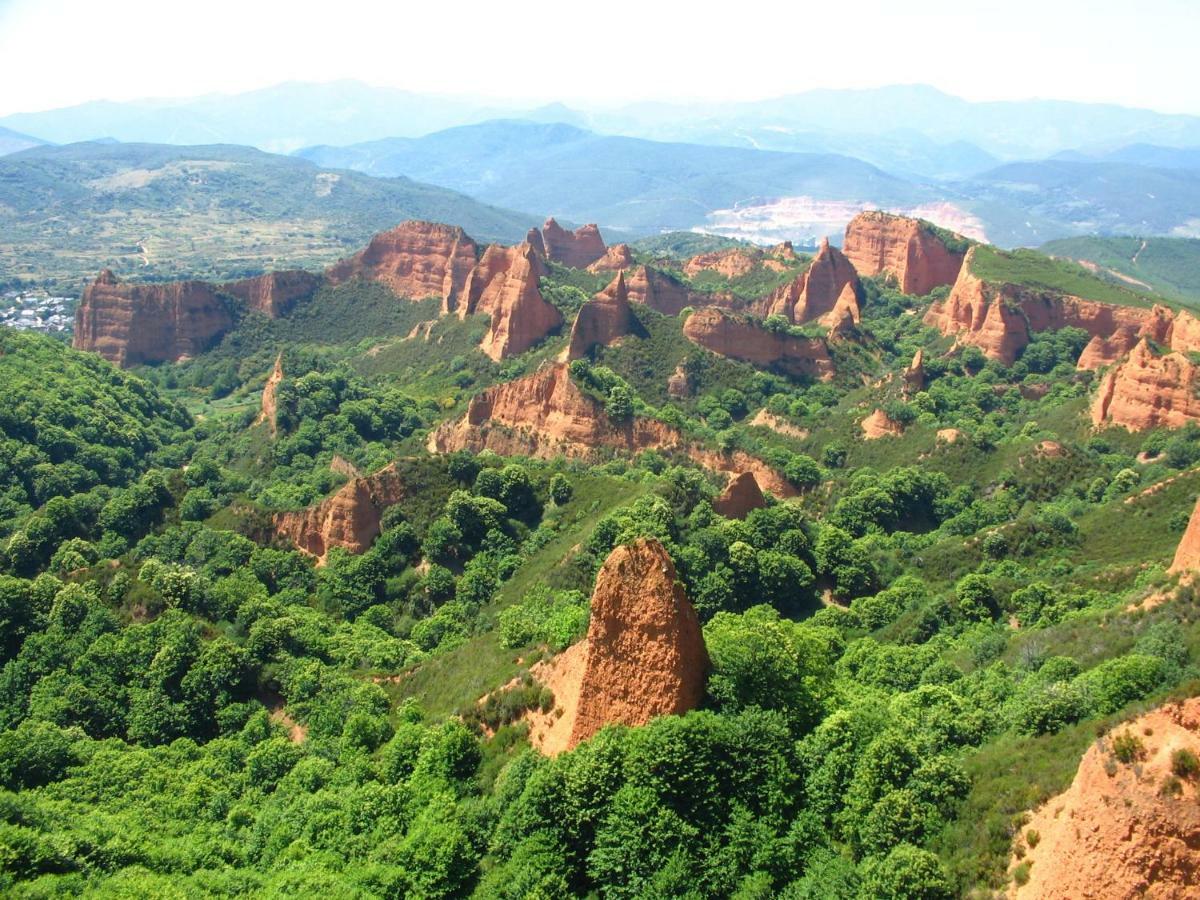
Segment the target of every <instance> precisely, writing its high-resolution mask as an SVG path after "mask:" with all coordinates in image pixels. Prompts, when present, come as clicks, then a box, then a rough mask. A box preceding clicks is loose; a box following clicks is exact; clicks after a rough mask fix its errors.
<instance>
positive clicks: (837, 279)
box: [752, 239, 859, 325]
mask: <svg viewBox="0 0 1200 900" xmlns="http://www.w3.org/2000/svg"><path fill="white" fill-rule="evenodd" d="M847 285H849V286H850V288H851V290H852V291H853V293H854V294H855V295H856V296H857V294H858V292H859V284H858V273H857V272H855V271H854V266H852V265H851V264H850V260H848V259H846V257H845V256H844V255H843V254H842V252H841V251H840V250H838V249H837V248H836V247H834V246H833V245H831V244H830V243H829V240H828V239H826V240H824V241H822V242H821V249H820V250H819V251H818V252H817V255H816V257H815V258H814V259H813V261H812V265H811V266H809V267H808V269H807V270H806V271H804V272H802V273H801V274H800V275H798V276H797V277H796V278H795V279H793V280H792V281H790V282H788V283H787V284H785V285H783V286H782V287H780V288H778V289H777V290H775V291H774V292H772V293H771V294H768V295H767V296H766V297H764V298H763V299H762V300H760V301H757V302H756V303H755V304H754V305H753V307H752V310H753V311H754V312H755V313H758V314H759V315H761V316H763V317H764V318H765V317H767V316H776V315H779V316H783V317H784V318H786V319H787V320H788V321H789V322H791V323H792V324H794V325H803V324H804V323H805V322H811V321H813V320H814V319H820V318H822V317H823V316H826V315H828V314H829V313H831V312H833V310H834V308H835V306H837V303H838V299H839V298H840V297H841V296H842V292H843V291H844V290H845V289H846V287H847ZM856 305H857V303H856Z"/></svg>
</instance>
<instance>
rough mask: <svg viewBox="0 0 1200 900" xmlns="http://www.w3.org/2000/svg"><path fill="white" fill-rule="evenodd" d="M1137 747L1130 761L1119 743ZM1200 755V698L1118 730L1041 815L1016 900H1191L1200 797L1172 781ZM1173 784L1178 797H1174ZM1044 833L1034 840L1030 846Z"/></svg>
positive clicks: (1198, 856) (1024, 835)
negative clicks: (1175, 760) (1182, 762)
mask: <svg viewBox="0 0 1200 900" xmlns="http://www.w3.org/2000/svg"><path fill="white" fill-rule="evenodd" d="M1124 736H1128V737H1129V738H1132V739H1134V740H1136V741H1137V742H1138V744H1139V745H1140V749H1139V750H1138V751H1137V752H1136V756H1137V758H1135V759H1133V760H1130V761H1128V762H1122V761H1121V760H1120V759H1118V758H1117V756H1116V755H1115V753H1114V749H1113V746H1114V740H1115V739H1116V738H1118V737H1124ZM1179 750H1189V751H1191V752H1192V753H1195V754H1198V755H1200V698H1192V699H1190V700H1186V701H1183V702H1178V703H1172V704H1168V705H1166V706H1163V707H1160V708H1158V709H1156V710H1154V711H1152V712H1150V713H1147V714H1146V715H1144V716H1141V717H1140V718H1137V719H1134V720H1133V721H1131V722H1128V723H1126V724H1123V725H1118V726H1117V727H1116V728H1114V729H1113V730H1112V731H1110V732H1108V734H1106V735H1105V736H1104V737H1103V738H1101V739H1099V740H1097V741H1096V742H1095V743H1093V744H1092V746H1091V747H1090V748H1089V749H1088V750H1087V752H1086V753H1085V754H1084V755H1083V759H1082V760H1081V761H1080V763H1079V769H1078V771H1077V772H1076V774H1075V780H1074V781H1072V782H1071V786H1070V787H1069V788H1067V790H1066V791H1065V792H1063V793H1062V794H1059V795H1058V796H1057V797H1053V798H1052V799H1050V800H1049V801H1047V802H1046V803H1045V804H1044V805H1043V806H1042V807H1041V808H1040V809H1038V810H1037V811H1036V812H1034V813H1033V815H1032V817H1031V818H1030V820H1029V821H1028V822H1027V823H1026V824H1025V825H1024V826H1023V827H1022V829H1021V832H1020V834H1019V835H1018V838H1017V847H1018V848H1019V853H1018V856H1019V857H1020V859H1019V860H1014V866H1015V865H1017V864H1024V865H1025V866H1026V867H1027V871H1028V876H1029V877H1028V882H1027V883H1026V884H1024V885H1023V886H1015V885H1014V886H1013V887H1012V888H1011V889H1010V891H1009V897H1012V898H1017V900H1051V898H1053V900H1118V898H1119V900H1125V898H1128V900H1133V898H1137V897H1153V898H1159V900H1183V898H1193V897H1195V896H1196V885H1197V884H1200V802H1198V800H1200V798H1198V796H1197V788H1196V783H1195V782H1194V781H1193V780H1190V779H1178V778H1176V779H1174V781H1173V782H1171V781H1170V779H1171V778H1173V775H1172V755H1173V754H1174V753H1175V752H1176V751H1179ZM1168 783H1172V784H1174V785H1175V786H1176V790H1173V791H1167V790H1165V789H1164V785H1166V784H1168ZM1035 834H1036V838H1033V839H1031V836H1032V835H1035Z"/></svg>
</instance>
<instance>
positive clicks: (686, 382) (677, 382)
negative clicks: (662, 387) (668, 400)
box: [667, 363, 694, 399]
mask: <svg viewBox="0 0 1200 900" xmlns="http://www.w3.org/2000/svg"><path fill="white" fill-rule="evenodd" d="M693 393H694V389H693V388H692V379H691V376H689V375H688V373H687V369H685V368H684V366H683V363H680V364H679V365H677V366H676V367H675V371H674V372H672V373H671V374H670V375H669V376H667V396H669V397H675V398H677V399H682V398H685V397H690V396H692V394H693Z"/></svg>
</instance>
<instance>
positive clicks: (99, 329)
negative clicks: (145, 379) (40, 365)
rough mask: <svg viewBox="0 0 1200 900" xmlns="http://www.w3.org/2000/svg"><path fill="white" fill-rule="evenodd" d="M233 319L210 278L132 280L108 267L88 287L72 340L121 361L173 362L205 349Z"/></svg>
mask: <svg viewBox="0 0 1200 900" xmlns="http://www.w3.org/2000/svg"><path fill="white" fill-rule="evenodd" d="M232 325H233V316H232V315H231V314H230V311H229V309H228V308H227V307H226V304H225V302H224V301H222V299H221V298H220V297H219V296H218V294H217V291H216V290H215V289H214V288H213V286H212V285H210V284H206V283H205V282H203V281H172V282H167V283H162V284H129V283H127V282H122V281H119V280H118V279H117V277H116V276H115V275H114V274H113V273H112V272H111V271H110V270H108V269H105V270H104V271H103V272H101V273H100V274H99V276H97V278H96V280H95V281H94V282H92V283H91V284H90V285H88V287H87V288H85V289H84V292H83V299H82V300H81V301H80V304H79V309H78V310H77V311H76V313H75V338H74V346H75V347H76V348H77V349H79V350H92V351H95V352H96V353H99V354H100V355H101V356H103V357H104V358H105V359H108V360H110V361H112V362H114V363H116V364H117V365H119V366H135V365H138V364H140V363H158V362H175V361H176V360H180V359H184V358H185V357H191V356H195V355H196V354H198V353H201V352H203V351H204V350H207V349H208V348H209V346H211V345H212V343H213V342H214V341H216V340H217V338H219V337H220V336H221V335H222V334H224V333H225V332H226V331H228V330H229V328H231V327H232Z"/></svg>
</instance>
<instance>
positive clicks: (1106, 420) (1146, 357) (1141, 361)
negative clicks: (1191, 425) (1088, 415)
mask: <svg viewBox="0 0 1200 900" xmlns="http://www.w3.org/2000/svg"><path fill="white" fill-rule="evenodd" d="M1198 374H1200V369H1198V368H1197V366H1196V365H1195V364H1193V363H1192V362H1191V361H1190V360H1189V359H1188V358H1187V357H1186V356H1184V355H1183V354H1182V353H1177V352H1171V353H1167V354H1165V355H1163V356H1159V355H1157V354H1156V353H1155V352H1154V350H1153V349H1151V347H1150V345H1149V343H1148V342H1147V341H1146V340H1145V339H1144V338H1143V339H1142V340H1141V341H1139V342H1138V344H1137V346H1135V347H1134V348H1133V350H1132V351H1130V353H1129V356H1128V357H1127V358H1126V359H1125V360H1124V361H1123V362H1121V363H1119V364H1118V365H1115V366H1113V367H1112V368H1111V369H1109V370H1108V371H1107V372H1106V373H1105V374H1104V377H1103V378H1102V379H1101V380H1100V387H1099V389H1098V391H1097V394H1096V399H1095V400H1094V402H1093V403H1092V424H1093V425H1095V426H1097V427H1100V426H1103V425H1120V426H1121V427H1123V428H1125V429H1127V430H1129V431H1141V430H1143V429H1146V428H1158V427H1165V428H1180V427H1182V426H1184V425H1186V424H1187V423H1188V422H1198V421H1200V399H1197V397H1196V388H1197V385H1198V381H1200V379H1198Z"/></svg>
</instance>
